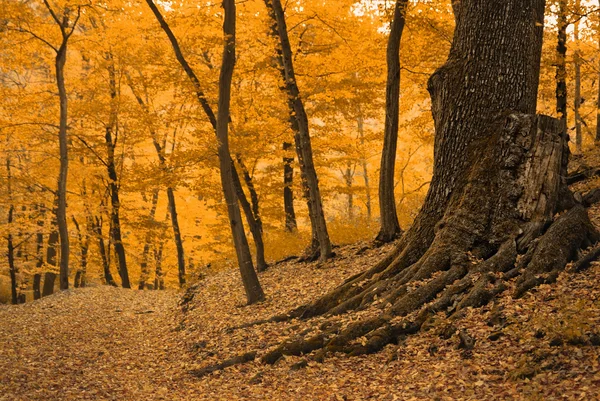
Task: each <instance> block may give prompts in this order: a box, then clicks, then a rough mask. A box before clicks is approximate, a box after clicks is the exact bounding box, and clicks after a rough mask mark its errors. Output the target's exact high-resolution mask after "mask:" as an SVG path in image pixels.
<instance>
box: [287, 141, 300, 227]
mask: <svg viewBox="0 0 600 401" xmlns="http://www.w3.org/2000/svg"><path fill="white" fill-rule="evenodd" d="M291 149H292V144H291V143H289V142H284V143H283V151H284V152H285V155H284V156H283V211H284V213H285V229H286V231H288V232H291V233H293V232H295V231H296V230H297V229H298V223H296V212H295V210H294V192H293V191H292V186H293V184H294V166H293V163H294V157H293V156H292V157H290V156H288V155H287V154H288V153H289V151H290V150H291Z"/></svg>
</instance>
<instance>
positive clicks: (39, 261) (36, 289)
mask: <svg viewBox="0 0 600 401" xmlns="http://www.w3.org/2000/svg"><path fill="white" fill-rule="evenodd" d="M37 209H38V212H39V213H40V217H39V219H38V221H37V226H38V227H39V228H38V229H39V230H40V231H39V232H38V233H36V235H35V253H36V262H35V268H36V273H35V274H34V275H33V299H34V300H36V299H40V298H41V297H42V292H41V284H42V274H41V273H40V271H41V269H42V267H43V266H44V253H43V251H44V234H43V233H42V232H41V230H42V228H43V227H44V219H43V216H44V210H45V209H44V205H43V204H40V205H38V206H37Z"/></svg>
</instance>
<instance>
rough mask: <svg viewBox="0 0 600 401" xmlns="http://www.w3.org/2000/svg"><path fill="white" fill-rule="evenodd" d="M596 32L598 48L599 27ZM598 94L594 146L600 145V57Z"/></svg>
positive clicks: (599, 63)
mask: <svg viewBox="0 0 600 401" xmlns="http://www.w3.org/2000/svg"><path fill="white" fill-rule="evenodd" d="M598 6H600V1H599V2H598ZM597 29H598V32H597V33H596V35H597V36H598V46H600V26H599V27H598V28H597ZM597 78H598V80H597V82H598V84H597V85H598V94H597V98H596V138H595V142H596V145H598V144H600V57H598V77H597Z"/></svg>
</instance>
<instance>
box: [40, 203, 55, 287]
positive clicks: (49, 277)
mask: <svg viewBox="0 0 600 401" xmlns="http://www.w3.org/2000/svg"><path fill="white" fill-rule="evenodd" d="M57 208H58V197H56V198H55V200H54V206H53V207H52V220H51V222H50V234H49V235H48V247H47V248H46V263H47V264H48V266H51V267H52V268H54V267H56V266H57V264H58V260H57V256H58V251H57V248H58V244H59V234H58V223H57V219H56V215H57ZM55 280H56V274H55V273H54V272H46V273H45V274H44V286H43V288H42V297H46V296H48V295H52V293H54V282H55Z"/></svg>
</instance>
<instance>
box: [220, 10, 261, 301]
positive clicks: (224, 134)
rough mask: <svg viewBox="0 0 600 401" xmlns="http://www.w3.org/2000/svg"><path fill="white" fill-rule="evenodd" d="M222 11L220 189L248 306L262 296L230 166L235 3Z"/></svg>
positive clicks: (231, 164) (231, 165)
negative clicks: (223, 40)
mask: <svg viewBox="0 0 600 401" xmlns="http://www.w3.org/2000/svg"><path fill="white" fill-rule="evenodd" d="M223 9H224V10H225V15H224V22H223V35H224V37H225V44H224V48H223V62H222V64H221V73H220V74H219V104H218V113H217V138H218V140H219V146H218V152H219V166H220V171H221V185H222V187H223V194H224V195H225V202H227V212H228V216H229V223H230V225H231V232H232V234H233V243H234V245H235V250H236V254H237V260H238V265H239V267H240V273H241V275H242V281H243V282H244V288H245V290H246V297H247V299H248V304H253V303H255V302H257V301H260V300H262V299H264V297H265V295H264V293H263V290H262V288H261V286H260V283H259V282H258V277H257V276H256V272H255V271H254V267H253V266H252V257H251V255H250V248H249V246H248V240H247V239H246V234H245V232H244V226H243V224H242V215H241V213H240V208H239V205H238V202H237V195H236V190H235V185H234V181H233V172H232V170H233V168H234V167H233V163H232V162H231V154H230V152H229V138H228V129H229V105H230V97H231V80H232V76H233V68H234V65H235V25H236V11H235V2H234V0H223Z"/></svg>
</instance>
